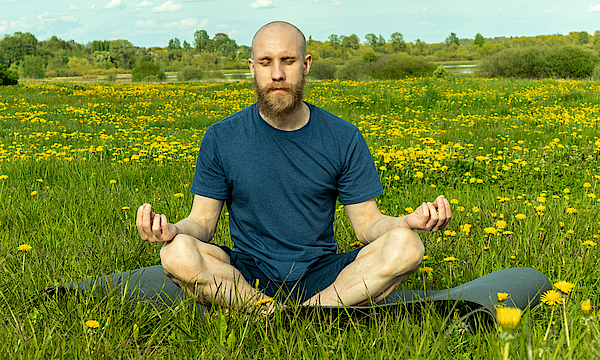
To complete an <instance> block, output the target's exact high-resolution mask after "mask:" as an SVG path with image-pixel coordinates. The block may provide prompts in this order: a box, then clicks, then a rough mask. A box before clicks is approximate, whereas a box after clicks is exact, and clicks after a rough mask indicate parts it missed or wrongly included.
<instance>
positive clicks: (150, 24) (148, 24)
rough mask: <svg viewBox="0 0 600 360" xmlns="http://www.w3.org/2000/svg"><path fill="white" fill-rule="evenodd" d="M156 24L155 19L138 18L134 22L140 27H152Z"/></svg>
mask: <svg viewBox="0 0 600 360" xmlns="http://www.w3.org/2000/svg"><path fill="white" fill-rule="evenodd" d="M155 25H156V21H155V20H146V21H144V20H141V19H140V20H138V21H136V22H135V27H140V28H152V27H154V26H155Z"/></svg>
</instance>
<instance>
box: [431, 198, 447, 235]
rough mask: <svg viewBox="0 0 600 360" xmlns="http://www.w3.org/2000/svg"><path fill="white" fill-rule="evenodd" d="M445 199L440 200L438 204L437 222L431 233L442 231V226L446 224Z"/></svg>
mask: <svg viewBox="0 0 600 360" xmlns="http://www.w3.org/2000/svg"><path fill="white" fill-rule="evenodd" d="M444 201H445V199H442V200H440V203H439V204H438V221H437V224H436V225H435V227H434V228H433V231H438V230H442V229H443V228H444V224H445V222H446V206H445V205H444Z"/></svg>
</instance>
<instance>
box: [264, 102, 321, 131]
mask: <svg viewBox="0 0 600 360" xmlns="http://www.w3.org/2000/svg"><path fill="white" fill-rule="evenodd" d="M258 112H259V114H260V116H261V117H262V118H263V119H264V120H265V121H266V122H267V124H269V125H271V126H272V127H274V128H275V129H278V130H283V131H294V130H298V129H300V128H301V127H303V126H304V125H306V124H307V123H308V119H309V118H310V109H309V107H308V105H306V103H305V102H302V105H301V106H300V107H298V109H297V110H296V111H295V112H293V113H292V114H290V115H288V116H286V117H285V118H276V117H267V116H265V114H263V113H262V111H260V109H259V111H258Z"/></svg>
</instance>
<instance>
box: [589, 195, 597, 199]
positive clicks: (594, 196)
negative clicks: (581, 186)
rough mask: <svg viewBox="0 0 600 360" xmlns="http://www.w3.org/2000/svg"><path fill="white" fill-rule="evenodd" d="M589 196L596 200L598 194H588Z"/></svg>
mask: <svg viewBox="0 0 600 360" xmlns="http://www.w3.org/2000/svg"><path fill="white" fill-rule="evenodd" d="M587 196H588V197H589V198H591V199H595V198H596V194H587Z"/></svg>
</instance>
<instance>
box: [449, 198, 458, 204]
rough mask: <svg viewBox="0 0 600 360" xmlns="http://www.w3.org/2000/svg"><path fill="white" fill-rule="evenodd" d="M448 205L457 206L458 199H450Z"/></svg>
mask: <svg viewBox="0 0 600 360" xmlns="http://www.w3.org/2000/svg"><path fill="white" fill-rule="evenodd" d="M450 204H458V199H452V200H450Z"/></svg>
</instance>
